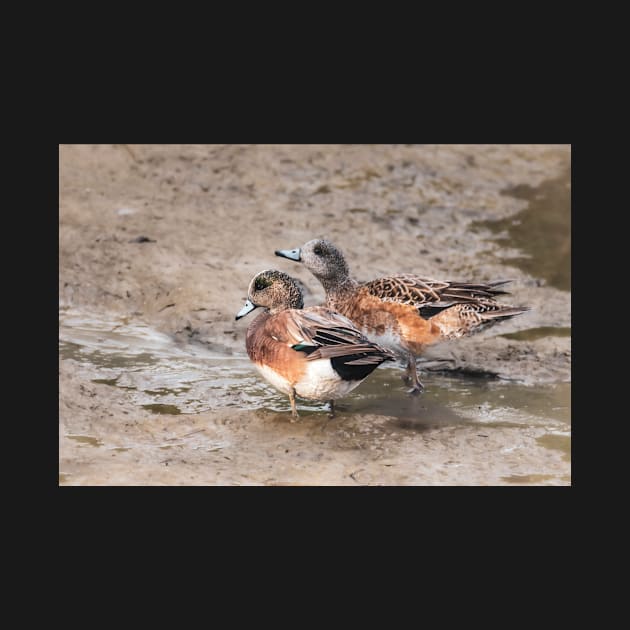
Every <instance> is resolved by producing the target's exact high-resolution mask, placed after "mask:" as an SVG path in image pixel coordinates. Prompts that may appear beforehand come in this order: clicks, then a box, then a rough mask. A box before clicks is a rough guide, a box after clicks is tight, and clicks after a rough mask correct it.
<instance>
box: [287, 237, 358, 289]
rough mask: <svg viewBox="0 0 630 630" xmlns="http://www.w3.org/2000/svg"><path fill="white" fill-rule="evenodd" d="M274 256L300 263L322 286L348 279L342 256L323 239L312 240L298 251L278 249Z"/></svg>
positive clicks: (348, 271)
mask: <svg viewBox="0 0 630 630" xmlns="http://www.w3.org/2000/svg"><path fill="white" fill-rule="evenodd" d="M275 254H276V256H282V257H283V258H288V259H289V260H295V261H297V262H301V263H302V264H303V265H304V266H305V267H306V268H307V269H308V270H309V271H310V272H311V273H312V274H313V275H314V276H315V277H316V278H317V279H318V280H319V281H320V282H321V283H322V284H323V285H324V286H334V285H340V284H343V283H345V282H346V281H347V280H348V279H349V277H350V270H349V269H348V263H346V261H345V258H344V257H343V254H342V253H341V252H340V251H339V250H338V249H337V248H336V247H335V246H334V245H333V244H332V243H331V242H330V241H327V240H325V239H320V238H316V239H313V240H312V241H308V243H305V244H304V245H302V247H300V248H298V249H278V250H276V252H275Z"/></svg>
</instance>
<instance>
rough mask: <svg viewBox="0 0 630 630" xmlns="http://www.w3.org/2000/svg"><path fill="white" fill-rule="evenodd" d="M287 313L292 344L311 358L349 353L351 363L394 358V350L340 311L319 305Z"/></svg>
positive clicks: (324, 357) (327, 357)
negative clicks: (359, 327)
mask: <svg viewBox="0 0 630 630" xmlns="http://www.w3.org/2000/svg"><path fill="white" fill-rule="evenodd" d="M286 313H287V320H286V332H287V335H288V337H289V341H290V343H291V346H292V347H293V348H294V349H295V350H298V351H304V352H307V353H308V357H307V360H309V361H314V360H316V359H332V358H336V357H347V358H348V359H349V361H348V362H347V364H348V365H370V364H379V363H382V362H383V361H387V360H389V359H393V358H394V355H393V353H392V352H390V351H389V350H387V349H385V348H382V347H381V346H379V345H377V344H375V343H372V342H371V341H370V340H369V339H367V338H366V337H364V336H363V335H362V334H361V333H360V332H359V331H358V330H357V329H356V328H355V327H354V325H353V324H352V322H351V321H350V320H349V319H348V318H347V317H344V316H343V315H340V314H339V313H335V312H334V311H331V310H329V309H327V308H323V307H320V306H316V307H312V308H309V309H305V310H293V309H292V310H290V311H286Z"/></svg>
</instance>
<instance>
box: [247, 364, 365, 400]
mask: <svg viewBox="0 0 630 630" xmlns="http://www.w3.org/2000/svg"><path fill="white" fill-rule="evenodd" d="M255 365H256V369H257V370H258V371H259V372H260V374H261V375H262V376H263V378H264V379H265V380H266V381H268V382H269V383H271V385H273V386H274V387H275V388H276V389H277V390H278V391H280V392H282V393H283V394H287V395H288V394H289V392H290V391H291V383H290V382H289V381H288V380H287V379H286V378H284V377H283V376H280V374H278V373H277V372H276V371H275V370H272V369H271V368H270V367H269V366H267V365H258V364H255ZM364 380H365V379H362V380H360V381H344V380H343V379H342V378H341V377H340V376H339V374H337V372H335V370H333V367H332V365H331V363H330V360H328V359H320V360H318V361H307V362H306V372H305V374H304V376H303V377H302V379H300V381H298V382H297V383H296V384H295V393H296V394H297V395H298V396H301V397H302V398H309V399H310V400H335V399H337V398H343V397H344V396H346V395H347V394H349V393H350V392H351V391H352V390H353V389H354V388H355V387H357V385H360V384H361V383H362V382H363V381H364Z"/></svg>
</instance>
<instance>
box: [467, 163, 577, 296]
mask: <svg viewBox="0 0 630 630" xmlns="http://www.w3.org/2000/svg"><path fill="white" fill-rule="evenodd" d="M503 194H506V195H510V196H512V197H516V198H517V199H524V200H526V201H528V202H529V204H528V206H527V207H526V208H525V209H524V210H522V211H521V212H519V213H518V214H516V215H514V216H511V217H509V218H507V219H503V220H501V221H483V222H481V223H477V225H482V226H483V227H486V228H488V229H490V230H491V231H492V232H494V233H495V234H497V233H501V236H499V237H497V238H496V241H497V243H499V244H501V245H503V246H505V247H510V248H512V247H516V248H518V249H520V250H521V251H522V252H523V253H524V254H525V255H524V256H521V257H517V258H510V259H509V264H510V265H515V266H517V267H519V268H520V269H523V270H524V271H526V272H527V273H529V274H531V275H532V276H534V277H535V278H544V279H545V280H547V282H548V283H549V284H550V285H552V286H554V287H557V288H558V289H563V290H565V291H570V290H571V169H570V167H569V168H567V170H566V171H565V173H564V174H563V175H562V177H560V178H558V179H551V180H547V181H545V182H543V183H542V184H541V185H540V186H538V187H536V188H533V187H531V186H527V185H526V184H521V185H519V186H514V187H513V188H509V189H507V190H505V191H503ZM503 233H507V234H506V235H505V236H503Z"/></svg>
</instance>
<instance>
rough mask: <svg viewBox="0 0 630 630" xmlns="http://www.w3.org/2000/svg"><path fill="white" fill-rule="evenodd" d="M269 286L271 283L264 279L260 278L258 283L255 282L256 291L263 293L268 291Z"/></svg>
mask: <svg viewBox="0 0 630 630" xmlns="http://www.w3.org/2000/svg"><path fill="white" fill-rule="evenodd" d="M268 286H269V283H268V282H267V281H266V280H263V279H262V278H258V279H257V280H256V282H254V289H256V291H262V290H263V289H266V288H267V287H268Z"/></svg>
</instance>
